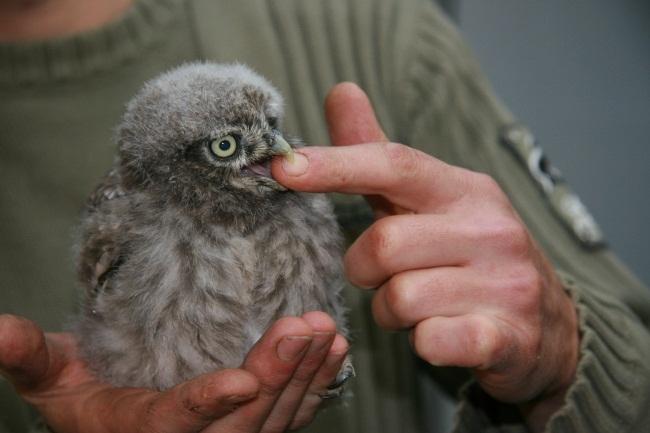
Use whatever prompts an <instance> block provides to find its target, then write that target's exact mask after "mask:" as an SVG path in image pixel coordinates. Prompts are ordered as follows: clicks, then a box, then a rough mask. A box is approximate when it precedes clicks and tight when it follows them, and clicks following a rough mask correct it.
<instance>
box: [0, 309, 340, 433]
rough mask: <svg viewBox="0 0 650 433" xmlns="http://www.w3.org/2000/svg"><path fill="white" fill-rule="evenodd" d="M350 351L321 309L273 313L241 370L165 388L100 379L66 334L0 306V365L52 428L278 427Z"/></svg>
mask: <svg viewBox="0 0 650 433" xmlns="http://www.w3.org/2000/svg"><path fill="white" fill-rule="evenodd" d="M347 351H348V344H347V341H346V340H345V338H343V337H342V336H341V335H338V334H337V333H336V325H335V323H334V321H333V319H331V318H330V317H329V316H328V315H326V314H325V313H321V312H310V313H306V314H305V315H303V316H302V317H300V318H298V317H287V318H283V319H280V320H278V321H277V322H276V323H275V324H273V325H272V326H271V327H270V328H269V330H268V331H267V332H266V333H265V334H264V336H262V338H261V339H260V340H259V341H258V343H257V344H256V345H255V346H254V347H253V348H252V349H251V351H250V352H249V354H248V356H247V357H246V359H245V361H244V363H243V365H242V366H241V368H239V369H226V370H220V371H215V372H213V373H208V374H205V375H202V376H199V377H197V378H195V379H193V380H190V381H188V382H185V383H182V384H180V385H178V386H176V387H174V388H172V389H170V390H167V391H165V392H156V391H153V390H149V389H144V388H115V387H111V386H110V385H107V384H105V383H101V382H99V381H98V380H97V379H96V378H95V377H93V376H92V374H91V373H90V372H89V371H88V370H87V369H86V367H85V364H84V363H83V361H82V360H81V359H79V358H78V357H77V347H76V342H75V340H74V337H73V336H72V335H71V334H65V333H48V334H44V333H43V332H42V331H41V330H40V328H39V327H38V326H37V325H36V324H34V323H33V322H31V321H29V320H27V319H24V318H21V317H17V316H12V315H7V314H5V315H0V374H2V375H3V376H5V377H7V378H8V379H9V381H10V382H12V383H13V385H14V386H15V388H16V391H17V392H18V393H19V394H20V395H21V396H22V397H23V398H24V399H25V400H26V401H27V402H29V403H30V404H32V405H34V406H35V407H36V409H37V410H38V411H39V412H40V413H41V414H42V415H43V417H44V419H45V420H46V422H47V424H48V425H49V426H50V427H51V428H52V430H53V431H56V432H58V433H109V432H121V433H131V432H133V433H136V432H143V431H145V432H156V433H167V432H168V433H196V432H204V433H257V432H262V433H279V432H283V431H285V430H286V429H287V428H289V429H291V430H293V429H296V428H299V427H301V426H304V425H306V424H308V423H309V422H310V421H311V420H312V419H313V417H314V415H315V413H316V410H317V409H318V406H319V405H320V403H321V398H320V397H319V395H318V394H320V393H322V392H323V391H325V390H326V388H327V386H328V385H329V384H330V383H332V382H333V381H334V379H335V377H336V374H337V372H338V370H339V369H340V367H341V365H342V363H343V360H344V358H345V356H346V354H347Z"/></svg>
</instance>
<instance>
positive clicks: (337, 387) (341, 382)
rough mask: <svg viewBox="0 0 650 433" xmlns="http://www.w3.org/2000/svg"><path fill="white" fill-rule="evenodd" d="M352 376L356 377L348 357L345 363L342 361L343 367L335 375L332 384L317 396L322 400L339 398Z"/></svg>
mask: <svg viewBox="0 0 650 433" xmlns="http://www.w3.org/2000/svg"><path fill="white" fill-rule="evenodd" d="M354 376H356V373H355V371H354V366H353V365H352V361H350V357H349V356H348V357H347V358H345V361H343V365H342V366H341V369H340V370H339V372H338V374H337V375H336V379H334V382H332V384H330V385H329V386H328V387H327V390H326V391H324V392H322V393H320V394H318V396H319V397H320V398H321V399H323V400H330V399H333V398H338V397H341V395H343V392H344V391H345V384H346V383H347V381H348V380H350V379H351V378H353V377H354Z"/></svg>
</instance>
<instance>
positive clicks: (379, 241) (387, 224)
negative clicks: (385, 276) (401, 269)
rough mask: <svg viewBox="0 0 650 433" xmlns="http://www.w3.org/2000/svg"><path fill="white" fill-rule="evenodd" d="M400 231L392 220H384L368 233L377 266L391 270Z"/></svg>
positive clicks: (378, 222)
mask: <svg viewBox="0 0 650 433" xmlns="http://www.w3.org/2000/svg"><path fill="white" fill-rule="evenodd" d="M399 232H400V230H399V227H397V226H396V225H395V224H394V223H392V221H391V219H390V218H382V219H380V220H379V221H377V222H376V223H374V224H373V225H372V227H371V228H370V229H369V231H368V244H369V248H370V254H371V256H372V259H373V261H374V262H375V264H376V265H377V266H379V267H380V268H382V269H390V265H391V262H392V258H393V257H394V255H395V250H396V249H397V245H398V243H399V237H400V234H399Z"/></svg>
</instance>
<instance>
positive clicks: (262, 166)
mask: <svg viewBox="0 0 650 433" xmlns="http://www.w3.org/2000/svg"><path fill="white" fill-rule="evenodd" d="M241 171H242V174H244V175H247V176H263V177H267V178H271V160H270V159H267V160H266V161H262V162H258V163H257V164H251V165H247V166H245V167H244V168H242V170H241Z"/></svg>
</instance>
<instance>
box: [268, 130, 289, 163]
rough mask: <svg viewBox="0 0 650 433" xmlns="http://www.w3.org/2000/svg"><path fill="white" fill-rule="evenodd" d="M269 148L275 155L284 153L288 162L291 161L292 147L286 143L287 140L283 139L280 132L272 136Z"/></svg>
mask: <svg viewBox="0 0 650 433" xmlns="http://www.w3.org/2000/svg"><path fill="white" fill-rule="evenodd" d="M271 150H272V151H273V153H275V154H276V155H284V157H285V158H287V160H288V161H289V162H293V149H292V148H291V145H290V144H289V143H287V140H285V139H284V137H283V136H281V135H280V134H277V135H276V136H275V137H273V145H272V146H271Z"/></svg>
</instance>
